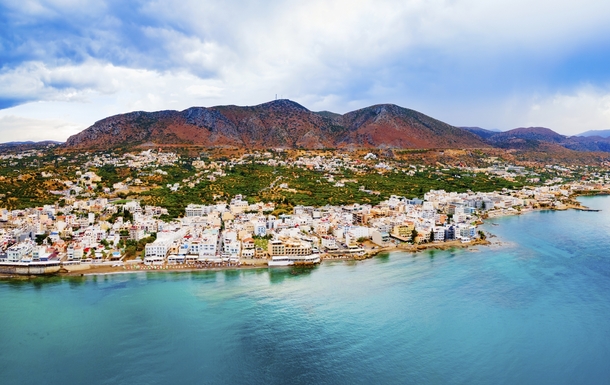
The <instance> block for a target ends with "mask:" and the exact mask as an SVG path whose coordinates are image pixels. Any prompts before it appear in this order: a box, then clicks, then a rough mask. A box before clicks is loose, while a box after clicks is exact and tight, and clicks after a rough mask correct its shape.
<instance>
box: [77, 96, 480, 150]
mask: <svg viewBox="0 0 610 385" xmlns="http://www.w3.org/2000/svg"><path fill="white" fill-rule="evenodd" d="M147 143H154V144H176V145H178V144H181V145H202V146H209V147H212V146H237V147H245V148H271V147H286V148H305V149H320V148H346V147H353V148H476V147H489V145H488V144H486V143H485V142H484V141H483V140H481V138H479V137H478V136H476V135H474V134H472V133H470V132H468V131H465V130H462V129H460V128H457V127H454V126H451V125H449V124H447V123H443V122H441V121H439V120H436V119H433V118H431V117H429V116H426V115H424V114H422V113H419V112H417V111H414V110H410V109H407V108H402V107H399V106H396V105H393V104H379V105H375V106H371V107H367V108H363V109H359V110H356V111H352V112H348V113H346V114H344V115H340V114H335V113H332V112H328V111H323V112H318V113H316V112H312V111H309V110H308V109H307V108H305V107H303V106H301V105H300V104H298V103H295V102H293V101H290V100H286V99H283V100H275V101H272V102H268V103H264V104H260V105H257V106H252V107H239V106H231V105H230V106H217V107H210V108H205V107H191V108H188V109H186V110H184V111H157V112H142V111H137V112H130V113H127V114H121V115H115V116H111V117H109V118H106V119H103V120H100V121H98V122H96V123H95V124H94V125H92V126H91V127H89V128H87V129H85V130H84V131H82V132H80V133H78V134H76V135H73V136H71V137H70V138H68V140H67V142H66V146H67V147H72V148H111V147H117V146H135V145H141V144H147Z"/></svg>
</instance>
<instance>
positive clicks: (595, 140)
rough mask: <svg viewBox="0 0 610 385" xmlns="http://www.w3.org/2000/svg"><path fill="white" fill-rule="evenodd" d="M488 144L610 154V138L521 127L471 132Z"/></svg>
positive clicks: (527, 148)
mask: <svg viewBox="0 0 610 385" xmlns="http://www.w3.org/2000/svg"><path fill="white" fill-rule="evenodd" d="M465 129H467V130H469V131H471V132H473V133H476V134H477V135H479V137H481V138H482V139H484V140H485V141H486V142H487V143H488V144H490V145H492V146H494V147H499V148H505V149H516V150H527V151H540V152H557V151H559V150H560V147H563V148H565V149H569V150H574V151H602V152H610V138H602V137H600V136H589V137H584V136H569V137H568V136H565V135H561V134H559V133H557V132H555V131H553V130H551V129H549V128H545V127H521V128H515V129H513V130H509V131H504V132H496V133H492V134H491V135H490V133H489V132H482V133H481V132H480V131H479V130H471V129H468V128H465Z"/></svg>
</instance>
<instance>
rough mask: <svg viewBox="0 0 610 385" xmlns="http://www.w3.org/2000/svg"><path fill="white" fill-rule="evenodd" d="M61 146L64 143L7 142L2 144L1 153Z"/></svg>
mask: <svg viewBox="0 0 610 385" xmlns="http://www.w3.org/2000/svg"><path fill="white" fill-rule="evenodd" d="M60 144H62V142H56V141H53V140H43V141H41V142H33V141H25V142H6V143H0V152H14V151H25V150H33V149H38V148H44V147H47V146H49V145H60Z"/></svg>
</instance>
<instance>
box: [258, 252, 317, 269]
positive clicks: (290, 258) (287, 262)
mask: <svg viewBox="0 0 610 385" xmlns="http://www.w3.org/2000/svg"><path fill="white" fill-rule="evenodd" d="M316 263H320V254H309V255H278V256H275V257H271V260H270V261H268V262H267V264H268V265H269V266H293V265H314V264H316Z"/></svg>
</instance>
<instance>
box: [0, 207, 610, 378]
mask: <svg viewBox="0 0 610 385" xmlns="http://www.w3.org/2000/svg"><path fill="white" fill-rule="evenodd" d="M581 201H582V203H583V204H585V205H586V206H589V207H591V208H594V209H600V210H601V211H600V212H581V211H562V212H560V211H538V212H532V213H527V214H523V215H520V216H511V217H503V218H496V219H492V220H488V221H487V222H486V224H485V225H484V226H483V229H484V230H485V231H486V232H489V233H491V234H492V236H491V237H490V240H491V241H492V242H493V244H492V245H491V246H476V247H472V248H468V249H455V250H447V251H438V250H436V251H426V252H420V253H405V252H393V253H388V254H382V255H379V256H377V257H375V258H373V259H370V260H365V261H359V262H328V263H323V264H321V265H320V266H317V267H315V268H308V269H304V268H298V269H297V268H273V269H258V270H226V271H207V272H192V273H184V272H182V273H164V272H156V273H152V272H139V273H129V274H119V275H106V276H87V277H76V278H66V277H63V278H39V279H33V280H26V281H15V280H4V281H0V384H5V385H9V384H37V385H43V384H49V385H55V384H62V385H63V384H129V385H135V384H471V385H472V384H537V385H540V384H553V385H557V384H608V383H610V318H609V317H610V253H609V251H610V197H587V198H581Z"/></svg>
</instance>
